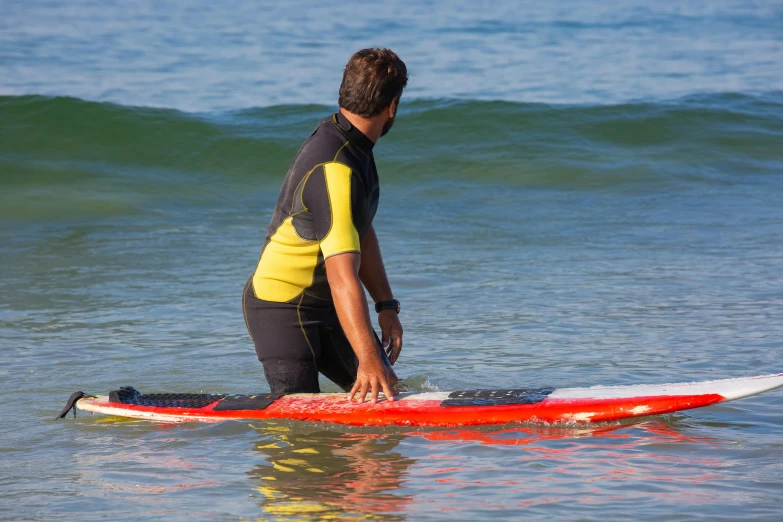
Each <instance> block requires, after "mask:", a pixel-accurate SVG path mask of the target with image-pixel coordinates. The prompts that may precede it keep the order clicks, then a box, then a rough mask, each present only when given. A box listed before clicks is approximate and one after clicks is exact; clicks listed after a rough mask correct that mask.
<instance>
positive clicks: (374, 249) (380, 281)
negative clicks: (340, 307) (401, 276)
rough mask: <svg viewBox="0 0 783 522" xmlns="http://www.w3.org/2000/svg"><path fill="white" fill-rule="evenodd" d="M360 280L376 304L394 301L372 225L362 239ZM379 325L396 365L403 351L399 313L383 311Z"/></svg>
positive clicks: (387, 349) (391, 358)
mask: <svg viewBox="0 0 783 522" xmlns="http://www.w3.org/2000/svg"><path fill="white" fill-rule="evenodd" d="M359 278H360V279H361V281H362V283H363V284H364V287H365V288H366V289H367V291H368V292H369V293H370V296H371V297H372V298H373V300H375V302H376V303H377V302H379V301H388V300H390V299H394V295H393V294H392V291H391V286H390V285H389V279H388V277H386V269H385V268H384V266H383V258H382V257H381V248H380V245H379V244H378V236H376V235H375V228H374V227H373V226H372V225H371V226H370V230H369V231H368V232H367V233H366V234H365V236H364V238H362V253H361V267H360V268H359ZM378 324H379V325H380V327H381V335H382V342H383V347H384V348H385V349H386V354H387V356H388V357H389V362H390V363H391V364H394V363H395V362H397V358H398V357H399V356H400V351H401V350H402V325H401V324H400V319H399V317H397V312H396V311H395V310H384V311H382V312H381V313H380V314H378Z"/></svg>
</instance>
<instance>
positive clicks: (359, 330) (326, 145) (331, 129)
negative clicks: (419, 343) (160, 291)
mask: <svg viewBox="0 0 783 522" xmlns="http://www.w3.org/2000/svg"><path fill="white" fill-rule="evenodd" d="M407 83H408V72H407V68H406V67H405V63H403V61H402V60H401V59H400V58H399V57H398V56H397V55H396V54H395V53H393V52H392V51H390V50H389V49H375V48H373V49H363V50H361V51H358V52H357V53H356V54H354V55H353V56H352V57H351V59H350V60H349V61H348V64H347V65H346V66H345V71H344V72H343V80H342V84H341V85H340V92H339V100H338V101H339V106H340V110H339V111H338V112H337V113H336V114H333V115H331V116H329V117H327V118H324V119H323V120H321V121H320V123H318V125H317V126H316V128H315V130H314V131H313V133H312V134H311V135H310V137H309V138H307V140H305V142H304V144H303V145H302V147H301V148H300V150H299V152H298V154H297V155H296V157H295V158H294V161H293V163H292V164H291V167H290V168H289V170H288V173H287V174H286V176H285V179H284V181H283V187H282V189H281V191H280V196H279V198H278V201H277V205H276V206H275V209H274V212H273V214H272V221H271V223H270V224H269V228H268V232H267V235H266V241H265V242H264V245H263V247H262V249H261V256H260V258H259V261H258V264H257V266H256V269H255V271H254V272H253V274H252V275H251V276H250V279H249V280H248V282H247V285H246V286H245V290H244V292H243V312H244V316H245V324H246V326H247V329H248V331H249V332H250V336H251V338H252V339H253V343H254V344H255V348H256V354H257V355H258V360H259V361H261V363H262V364H263V367H264V375H265V376H266V379H267V381H268V382H269V386H270V387H271V391H272V393H273V394H275V395H285V394H291V393H318V392H320V388H319V386H318V373H319V372H320V373H322V374H323V375H324V376H325V377H327V378H328V379H330V380H331V381H333V382H334V383H335V384H337V385H338V386H340V387H341V388H342V389H343V390H345V391H349V390H350V397H351V400H354V399H355V398H356V399H358V400H361V401H362V402H364V401H365V399H366V397H367V395H368V394H370V396H371V400H372V402H373V403H374V402H376V401H377V398H378V393H379V392H380V391H383V393H384V395H385V396H386V398H387V399H388V400H394V399H393V396H392V392H391V386H393V385H394V384H395V383H396V382H397V376H396V374H395V373H394V370H393V369H392V367H391V366H392V365H393V364H394V363H395V362H396V361H397V358H398V357H399V355H400V350H401V349H402V333H403V330H402V325H401V324H400V321H399V318H398V316H397V314H399V311H400V303H399V301H397V300H396V299H394V296H393V294H392V291H391V286H390V285H389V280H388V278H387V277H386V270H385V268H384V265H383V259H382V257H381V250H380V247H379V245H378V237H377V236H376V234H375V230H374V229H373V225H372V222H373V218H374V217H375V212H376V210H377V208H378V197H379V187H378V172H377V170H376V168H375V160H374V158H373V147H374V146H375V144H376V142H377V141H378V139H379V138H380V137H381V136H384V135H385V134H386V133H387V132H389V129H391V127H392V125H393V124H394V118H395V116H396V114H397V108H398V107H399V103H400V97H401V96H402V91H403V89H404V88H405V86H406V85H407ZM365 289H366V290H367V292H369V294H370V296H371V297H372V299H373V300H374V301H375V310H376V312H377V313H378V324H379V326H380V328H381V332H382V339H378V337H377V335H376V333H375V330H374V329H373V327H372V323H371V321H370V315H369V313H368V306H367V298H366V297H365V293H364V290H365Z"/></svg>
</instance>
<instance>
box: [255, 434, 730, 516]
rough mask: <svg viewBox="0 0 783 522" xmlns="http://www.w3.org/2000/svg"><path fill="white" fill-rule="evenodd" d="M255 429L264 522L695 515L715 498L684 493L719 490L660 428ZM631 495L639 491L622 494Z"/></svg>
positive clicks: (685, 439) (697, 440) (682, 441)
mask: <svg viewBox="0 0 783 522" xmlns="http://www.w3.org/2000/svg"><path fill="white" fill-rule="evenodd" d="M253 429H255V430H256V432H257V433H258V434H259V435H261V436H262V437H261V439H259V440H256V441H255V442H254V448H253V449H254V451H257V452H260V453H261V454H263V462H261V463H258V464H256V465H255V466H254V467H253V468H252V469H251V470H250V471H249V472H248V474H249V475H250V477H252V484H253V487H254V488H255V490H256V491H257V492H258V493H257V494H255V496H256V497H260V498H259V499H258V505H259V507H260V508H261V513H260V515H259V517H260V519H264V520H266V519H275V520H303V519H306V520H309V519H312V520H329V519H334V520H346V519H349V520H369V519H383V520H402V519H406V518H408V517H409V516H410V517H411V518H414V519H415V518H417V517H418V516H423V515H425V514H429V515H431V516H438V513H440V514H441V515H443V514H445V513H452V512H454V513H462V514H464V515H465V516H471V517H473V516H475V513H473V512H474V511H475V510H480V511H483V510H485V509H492V510H499V511H500V512H509V510H511V511H513V510H518V509H522V508H529V509H535V508H538V507H540V506H546V505H552V504H560V503H568V502H577V503H582V504H585V505H594V506H600V505H602V504H603V505H605V504H606V503H607V502H609V503H611V502H617V500H618V498H637V497H638V498H640V499H641V498H645V499H648V500H649V498H655V497H657V498H660V499H661V500H677V501H678V502H688V503H691V504H694V503H700V502H709V500H710V499H711V498H713V497H714V496H715V494H705V492H698V491H697V492H694V491H692V490H690V489H688V491H687V492H684V491H682V490H681V489H680V487H681V486H682V485H683V484H686V485H689V486H690V485H695V486H699V485H709V484H711V483H713V482H715V481H719V480H720V477H719V476H718V475H716V474H715V473H714V471H708V470H707V469H706V468H705V469H702V468H703V467H705V466H706V467H709V466H714V464H715V463H714V462H705V461H704V460H705V459H704V458H703V457H700V458H695V459H694V458H692V457H691V456H689V455H688V454H687V452H686V453H685V454H678V453H679V449H678V447H680V448H681V447H682V446H688V445H690V444H697V445H702V444H715V443H716V442H715V441H712V440H711V439H709V438H705V437H692V436H687V435H684V434H683V433H680V432H679V431H678V430H677V429H676V428H675V427H673V426H671V425H667V424H664V423H663V422H660V421H658V420H652V421H648V422H645V423H642V424H635V425H628V424H613V425H599V426H588V427H577V428H563V427H558V428H552V427H541V426H505V427H501V428H498V427H494V428H483V429H453V430H438V429H433V430H422V431H402V432H400V431H399V430H395V431H394V432H393V433H390V432H389V431H388V430H376V431H368V429H355V428H353V429H352V428H345V427H333V426H328V425H312V424H309V425H308V424H304V423H292V424H264V425H254V426H253ZM346 430H347V431H346ZM411 455H415V457H412V456H411ZM708 460H709V459H708ZM639 481H641V482H639ZM639 483H642V484H644V485H645V486H644V487H643V488H642V489H641V490H638V491H634V490H633V488H632V489H631V491H628V490H627V488H628V485H630V484H639ZM620 491H622V493H620ZM471 513H472V514H471ZM469 514H470V515H469Z"/></svg>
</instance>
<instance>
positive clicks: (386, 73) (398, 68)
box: [339, 48, 408, 136]
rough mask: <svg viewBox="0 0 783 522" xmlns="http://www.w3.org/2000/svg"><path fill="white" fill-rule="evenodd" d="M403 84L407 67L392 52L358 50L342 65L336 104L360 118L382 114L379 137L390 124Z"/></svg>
mask: <svg viewBox="0 0 783 522" xmlns="http://www.w3.org/2000/svg"><path fill="white" fill-rule="evenodd" d="M407 84H408V69H407V68H406V67H405V63H404V62H403V61H402V60H400V58H399V57H398V56H397V55H396V54H394V52H392V51H390V50H389V49H377V48H371V49H362V50H361V51H358V52H357V53H355V54H354V55H353V56H351V59H350V60H348V64H347V65H346V66H345V71H344V72H343V83H342V85H340V98H339V104H340V107H341V108H342V109H345V110H346V111H348V112H351V113H353V114H356V115H357V116H361V117H362V118H367V119H370V118H375V117H384V119H385V122H384V124H383V131H382V132H381V136H383V135H384V134H386V133H387V132H389V129H391V126H392V125H393V124H394V116H395V115H396V114H397V106H398V105H399V102H400V96H402V90H403V89H404V88H405V86H406V85H407ZM384 112H385V113H386V114H384Z"/></svg>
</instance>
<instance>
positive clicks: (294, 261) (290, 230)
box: [253, 217, 319, 303]
mask: <svg viewBox="0 0 783 522" xmlns="http://www.w3.org/2000/svg"><path fill="white" fill-rule="evenodd" d="M293 220H294V218H293V217H289V218H288V219H286V220H285V221H283V223H282V224H281V225H280V228H278V229H277V232H275V234H274V235H273V236H272V237H271V238H270V240H269V243H268V244H267V245H266V248H264V252H263V254H262V255H261V259H259V261H258V267H257V268H256V272H255V274H254V275H253V288H254V290H255V294H256V297H257V298H259V299H263V300H264V301H273V302H276V303H285V302H287V301H290V300H292V299H294V298H295V297H298V296H299V294H301V293H302V290H304V289H305V288H307V287H308V286H310V285H312V284H313V276H314V275H315V265H316V264H317V263H318V250H319V246H318V241H307V240H304V239H302V238H301V237H300V236H299V235H298V234H297V233H296V229H295V228H294V225H293Z"/></svg>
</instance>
